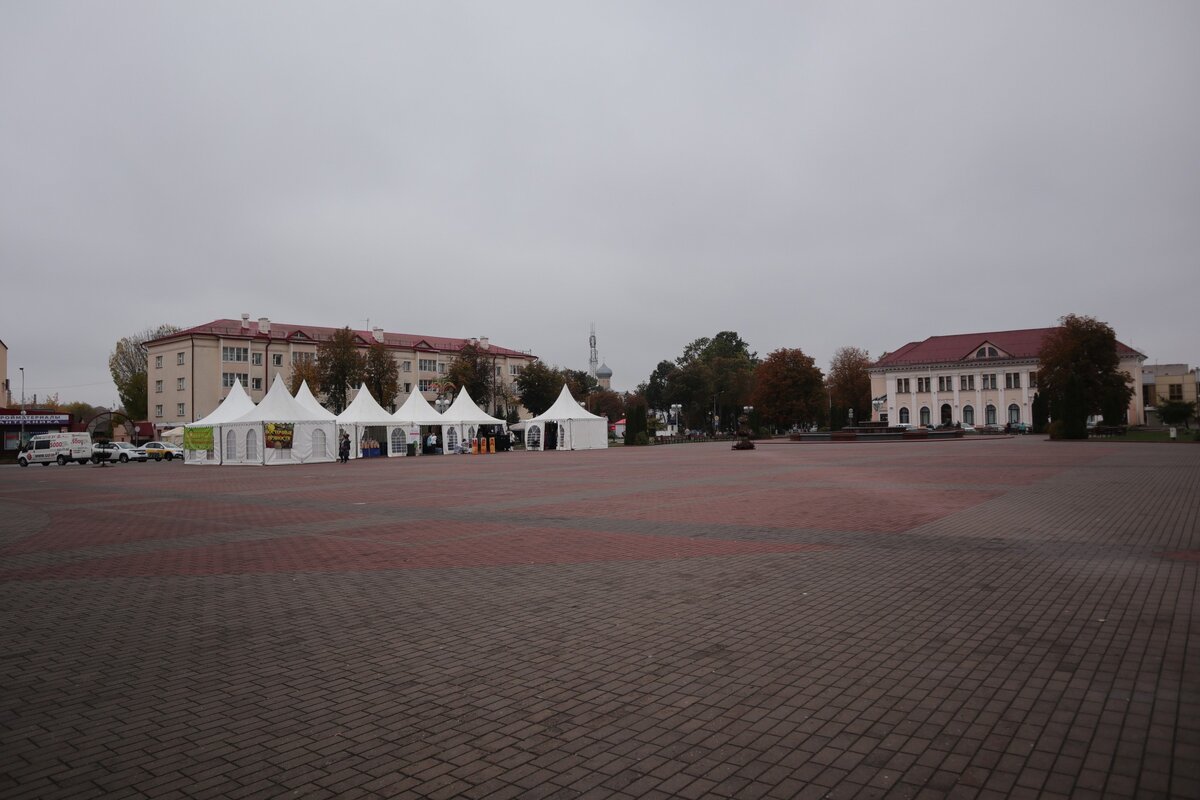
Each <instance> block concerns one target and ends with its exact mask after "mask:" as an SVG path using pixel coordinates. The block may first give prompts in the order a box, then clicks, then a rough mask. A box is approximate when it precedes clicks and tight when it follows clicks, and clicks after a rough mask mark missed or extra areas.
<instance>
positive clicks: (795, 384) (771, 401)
mask: <svg viewBox="0 0 1200 800" xmlns="http://www.w3.org/2000/svg"><path fill="white" fill-rule="evenodd" d="M751 400H752V403H753V405H754V411H755V416H757V417H758V418H759V419H761V420H765V421H767V422H768V423H770V424H771V425H773V426H775V427H777V428H788V427H791V426H792V425H801V426H808V425H811V424H812V423H814V422H816V421H817V419H818V418H819V416H820V413H821V410H822V409H823V408H824V406H825V387H824V380H823V376H822V375H821V370H820V369H818V368H817V366H816V364H815V363H814V362H813V360H812V358H811V357H810V356H807V355H805V354H804V351H803V350H800V349H799V348H795V349H787V348H781V349H779V350H776V351H774V352H773V353H771V354H769V355H768V356H767V357H766V359H764V360H763V362H762V363H761V364H759V365H758V366H757V367H756V368H755V369H754V391H753V393H752V394H751Z"/></svg>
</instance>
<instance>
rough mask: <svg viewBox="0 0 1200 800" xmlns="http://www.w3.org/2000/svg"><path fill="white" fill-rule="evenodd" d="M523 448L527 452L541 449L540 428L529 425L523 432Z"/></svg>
mask: <svg viewBox="0 0 1200 800" xmlns="http://www.w3.org/2000/svg"><path fill="white" fill-rule="evenodd" d="M525 447H526V448H527V449H529V450H541V449H542V426H541V425H530V426H529V430H527V431H526V432H525Z"/></svg>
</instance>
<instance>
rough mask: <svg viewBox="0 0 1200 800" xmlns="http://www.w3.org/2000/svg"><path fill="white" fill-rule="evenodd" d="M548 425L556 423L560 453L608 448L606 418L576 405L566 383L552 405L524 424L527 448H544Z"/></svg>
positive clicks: (557, 443) (557, 444)
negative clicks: (561, 451)
mask: <svg viewBox="0 0 1200 800" xmlns="http://www.w3.org/2000/svg"><path fill="white" fill-rule="evenodd" d="M547 422H554V423H557V424H558V441H557V442H556V446H557V449H559V450H603V449H606V448H607V447H608V419H607V418H606V417H599V416H596V415H595V414H593V413H592V412H590V411H588V410H586V409H585V408H584V407H583V406H581V405H579V403H577V402H576V401H575V398H574V397H572V396H571V390H570V389H568V388H567V385H566V384H565V383H564V384H563V387H562V391H561V392H559V394H558V399H557V400H555V401H554V404H553V405H552V406H550V407H549V408H548V409H546V410H545V411H544V412H542V413H541V414H538V415H537V416H536V417H534V418H533V419H531V420H529V421H528V423H527V424H526V427H525V446H526V448H527V449H529V450H543V449H545V440H546V423H547Z"/></svg>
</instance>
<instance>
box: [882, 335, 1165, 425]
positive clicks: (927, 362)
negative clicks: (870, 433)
mask: <svg viewBox="0 0 1200 800" xmlns="http://www.w3.org/2000/svg"><path fill="white" fill-rule="evenodd" d="M1054 330H1055V328H1031V329H1027V330H1016V331H992V332H989V333H960V334H954V335H951V336H931V337H929V338H928V339H925V340H924V341H921V342H909V343H908V344H906V345H904V346H903V347H901V348H900V349H899V350H896V351H895V352H893V353H888V354H887V355H885V356H883V357H882V358H880V359H879V360H878V361H877V362H875V364H874V366H872V367H871V369H870V370H869V371H870V374H871V396H872V397H873V398H874V401H873V404H872V405H873V409H874V411H873V414H872V418H873V419H875V420H877V421H882V422H889V423H891V424H893V425H895V424H910V425H948V424H954V423H963V424H971V425H1004V424H1005V423H1009V422H1012V423H1025V424H1031V423H1032V422H1033V396H1034V395H1035V394H1036V393H1037V375H1038V353H1039V352H1040V351H1041V348H1042V341H1043V339H1045V337H1046V336H1047V335H1049V334H1050V333H1051V332H1052V331H1054ZM1117 353H1118V355H1119V357H1120V368H1121V369H1122V370H1123V371H1125V372H1126V373H1128V374H1129V376H1130V386H1132V387H1133V388H1134V389H1135V390H1136V389H1140V383H1141V375H1142V362H1143V361H1144V360H1145V358H1146V357H1145V356H1144V355H1142V354H1141V353H1139V352H1137V351H1136V350H1134V349H1133V348H1131V347H1128V346H1126V345H1124V344H1121V343H1120V342H1118V343H1117ZM1142 418H1143V404H1142V392H1141V391H1135V392H1134V396H1133V399H1132V400H1131V401H1130V403H1129V412H1128V419H1129V421H1130V422H1132V423H1137V422H1140V421H1141V420H1142Z"/></svg>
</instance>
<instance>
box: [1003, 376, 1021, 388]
mask: <svg viewBox="0 0 1200 800" xmlns="http://www.w3.org/2000/svg"><path fill="white" fill-rule="evenodd" d="M1004 388H1005V389H1020V388H1021V373H1019V372H1006V373H1004Z"/></svg>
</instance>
